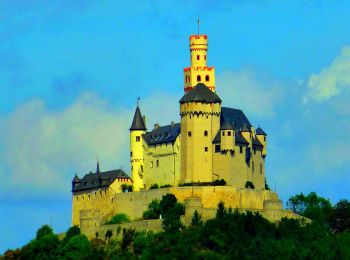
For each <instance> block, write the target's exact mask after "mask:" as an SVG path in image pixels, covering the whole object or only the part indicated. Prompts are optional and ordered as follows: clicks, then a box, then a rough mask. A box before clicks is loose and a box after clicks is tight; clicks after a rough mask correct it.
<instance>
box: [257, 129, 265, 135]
mask: <svg viewBox="0 0 350 260" xmlns="http://www.w3.org/2000/svg"><path fill="white" fill-rule="evenodd" d="M255 134H257V135H267V134H266V133H265V131H264V130H262V129H261V128H260V127H258V129H256V131H255Z"/></svg>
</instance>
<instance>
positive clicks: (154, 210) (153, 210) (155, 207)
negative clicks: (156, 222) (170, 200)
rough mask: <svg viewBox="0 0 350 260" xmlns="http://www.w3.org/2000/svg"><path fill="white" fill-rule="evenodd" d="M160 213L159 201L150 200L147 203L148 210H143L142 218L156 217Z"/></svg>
mask: <svg viewBox="0 0 350 260" xmlns="http://www.w3.org/2000/svg"><path fill="white" fill-rule="evenodd" d="M161 213H162V210H161V207H160V202H159V201H158V200H157V199H154V200H152V201H151V203H150V204H149V205H148V210H146V211H145V212H143V216H142V217H143V219H158V218H159V216H160V214H161Z"/></svg>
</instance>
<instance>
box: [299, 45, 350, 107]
mask: <svg viewBox="0 0 350 260" xmlns="http://www.w3.org/2000/svg"><path fill="white" fill-rule="evenodd" d="M307 86H308V88H309V92H308V94H307V95H306V96H305V97H304V102H307V101H308V99H309V98H311V99H313V100H316V101H326V100H328V99H330V98H331V97H334V96H337V95H339V94H340V93H342V92H345V91H349V90H350V46H345V47H343V49H342V51H341V53H340V55H339V56H338V57H336V59H335V60H334V61H333V62H332V64H331V65H330V66H329V67H327V68H324V69H323V70H322V71H321V72H320V73H319V74H311V76H310V77H309V80H308V83H307Z"/></svg>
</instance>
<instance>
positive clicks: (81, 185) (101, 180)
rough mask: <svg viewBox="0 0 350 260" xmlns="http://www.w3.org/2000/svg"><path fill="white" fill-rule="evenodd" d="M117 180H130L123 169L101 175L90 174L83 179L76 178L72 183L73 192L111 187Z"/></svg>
mask: <svg viewBox="0 0 350 260" xmlns="http://www.w3.org/2000/svg"><path fill="white" fill-rule="evenodd" d="M116 179H130V177H129V176H128V175H127V174H126V173H125V172H124V171H123V170H121V169H118V170H112V171H106V172H101V173H92V172H90V173H88V174H86V175H85V176H84V177H83V178H82V179H79V178H78V176H75V177H74V179H73V181H72V188H73V190H72V191H73V192H75V191H83V190H90V189H96V188H101V187H109V185H111V184H112V183H113V182H114V181H115V180H116Z"/></svg>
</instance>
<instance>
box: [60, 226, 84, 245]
mask: <svg viewBox="0 0 350 260" xmlns="http://www.w3.org/2000/svg"><path fill="white" fill-rule="evenodd" d="M78 235H80V228H79V227H78V226H73V227H70V228H69V229H68V230H67V232H66V235H65V237H64V239H63V243H67V242H68V241H69V239H71V238H72V237H75V236H78Z"/></svg>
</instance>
